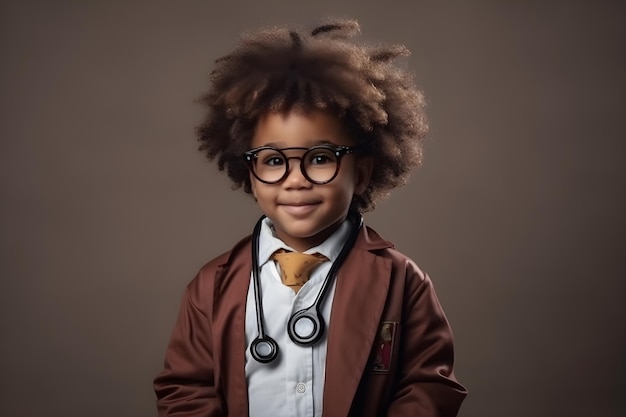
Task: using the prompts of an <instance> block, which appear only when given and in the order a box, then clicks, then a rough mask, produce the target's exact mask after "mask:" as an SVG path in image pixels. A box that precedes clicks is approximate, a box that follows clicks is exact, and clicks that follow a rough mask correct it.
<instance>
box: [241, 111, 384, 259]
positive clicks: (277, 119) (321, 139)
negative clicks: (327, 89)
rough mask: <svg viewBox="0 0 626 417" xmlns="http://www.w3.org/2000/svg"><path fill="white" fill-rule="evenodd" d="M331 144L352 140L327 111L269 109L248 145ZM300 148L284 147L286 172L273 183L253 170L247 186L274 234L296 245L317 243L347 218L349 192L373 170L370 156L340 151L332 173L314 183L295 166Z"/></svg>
mask: <svg viewBox="0 0 626 417" xmlns="http://www.w3.org/2000/svg"><path fill="white" fill-rule="evenodd" d="M321 144H332V145H346V146H354V145H356V142H355V141H354V140H353V139H352V138H350V137H348V136H347V135H346V134H345V133H344V130H343V128H342V125H341V123H340V120H339V119H338V118H336V117H334V116H332V115H330V114H328V113H324V112H321V111H313V112H309V113H299V112H294V111H292V112H289V113H287V114H282V113H268V114H266V115H265V116H264V117H261V118H260V119H259V121H258V123H257V126H256V130H255V134H254V137H253V138H252V142H251V148H257V147H260V146H266V145H272V146H274V147H276V148H279V149H283V148H292V147H302V148H310V147H312V146H315V145H321ZM303 153H304V151H302V150H288V151H285V154H286V155H287V157H289V159H288V163H289V172H288V174H287V176H286V177H285V178H284V179H283V180H282V181H280V182H278V183H276V184H266V183H263V182H261V181H259V180H258V179H257V178H256V177H255V176H254V175H252V173H251V174H250V181H251V184H252V192H253V194H254V197H255V198H256V200H257V203H258V204H259V207H260V208H261V210H262V211H263V213H265V215H266V216H267V217H269V218H270V219H271V220H272V222H273V224H274V228H275V230H276V234H277V236H278V237H279V238H280V239H281V240H283V241H284V242H285V243H286V244H288V245H289V246H291V247H292V248H294V249H296V250H298V251H304V250H307V249H309V248H311V247H313V246H316V245H318V244H320V243H322V242H323V241H324V240H325V239H326V238H327V237H328V236H330V235H331V234H332V233H333V232H334V231H335V229H336V228H337V226H338V225H339V224H340V223H341V222H342V221H343V220H344V219H345V218H346V215H347V213H348V209H349V208H350V203H351V201H352V197H353V196H354V195H355V194H356V195H358V194H361V193H362V192H363V191H365V189H366V188H367V185H368V183H369V178H370V174H371V170H372V162H371V160H370V159H369V158H363V157H359V156H358V154H354V153H352V154H347V155H345V156H344V157H343V158H342V159H341V161H340V164H339V171H338V173H337V176H336V177H335V178H334V179H333V180H332V181H331V182H329V183H327V184H322V185H318V184H313V183H311V182H310V181H308V180H307V179H306V178H305V177H304V176H303V174H302V172H301V170H300V160H299V159H297V158H293V159H292V158H291V157H292V156H297V157H300V156H302V154H303Z"/></svg>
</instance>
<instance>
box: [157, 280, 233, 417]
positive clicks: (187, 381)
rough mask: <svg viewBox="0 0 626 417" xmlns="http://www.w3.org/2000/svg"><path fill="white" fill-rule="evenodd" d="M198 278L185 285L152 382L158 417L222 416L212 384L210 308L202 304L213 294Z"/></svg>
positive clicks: (213, 373) (213, 384)
mask: <svg viewBox="0 0 626 417" xmlns="http://www.w3.org/2000/svg"><path fill="white" fill-rule="evenodd" d="M201 278H202V276H201V275H199V276H197V277H196V278H195V279H194V280H193V281H192V282H191V283H190V284H189V285H188V286H187V289H186V291H185V294H184V297H183V300H182V303H181V307H180V313H179V315H178V320H177V321H176V325H175V327H174V330H173V332H172V336H171V338H170V342H169V346H168V348H167V352H166V355H165V367H164V369H163V371H161V373H160V374H159V375H158V376H157V377H156V378H155V380H154V390H155V393H156V396H157V408H158V415H159V417H165V416H180V417H182V416H184V417H217V416H223V415H225V413H224V411H223V410H224V409H225V408H224V404H223V400H222V395H221V394H220V392H219V390H218V389H217V388H216V383H215V382H216V381H215V368H214V359H213V352H212V329H211V320H210V307H208V306H207V302H206V300H212V294H213V291H212V288H208V287H210V285H206V283H205V282H203V281H202V280H201ZM209 305H210V303H209Z"/></svg>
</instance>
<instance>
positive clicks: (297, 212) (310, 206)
mask: <svg viewBox="0 0 626 417" xmlns="http://www.w3.org/2000/svg"><path fill="white" fill-rule="evenodd" d="M320 204H321V203H320V202H318V201H307V202H288V203H279V206H280V207H281V208H282V209H283V210H284V211H286V212H287V213H289V214H291V215H293V216H296V217H298V216H304V215H307V214H309V213H311V212H312V211H313V210H315V209H316V208H317V206H319V205H320Z"/></svg>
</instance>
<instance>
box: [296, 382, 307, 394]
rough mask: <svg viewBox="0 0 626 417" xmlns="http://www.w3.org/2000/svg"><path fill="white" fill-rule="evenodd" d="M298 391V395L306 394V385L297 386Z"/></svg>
mask: <svg viewBox="0 0 626 417" xmlns="http://www.w3.org/2000/svg"><path fill="white" fill-rule="evenodd" d="M296 391H297V392H298V394H302V393H304V391H306V385H305V384H303V383H302V382H300V383H299V384H298V385H296Z"/></svg>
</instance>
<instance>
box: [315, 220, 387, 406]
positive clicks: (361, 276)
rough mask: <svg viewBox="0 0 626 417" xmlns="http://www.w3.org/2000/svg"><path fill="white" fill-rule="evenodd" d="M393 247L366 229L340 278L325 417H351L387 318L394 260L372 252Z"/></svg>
mask: <svg viewBox="0 0 626 417" xmlns="http://www.w3.org/2000/svg"><path fill="white" fill-rule="evenodd" d="M389 247H392V245H391V243H389V242H387V241H385V240H383V239H381V238H380V237H379V236H378V235H377V234H376V233H375V232H373V231H372V230H370V229H366V228H363V230H362V231H361V234H360V235H359V238H358V240H357V242H356V244H355V246H354V248H353V250H352V251H351V253H350V255H349V256H348V258H347V259H346V261H345V263H344V265H343V266H342V267H341V269H340V270H339V273H338V275H337V286H336V290H335V296H334V300H333V309H332V316H331V320H330V326H329V330H328V351H327V356H326V379H325V385H324V412H323V416H324V417H340V416H341V417H345V416H347V415H348V413H349V411H350V408H351V405H352V401H353V399H354V396H355V394H356V390H357V388H358V385H359V382H360V381H361V378H362V376H363V374H364V372H365V367H366V366H367V362H368V359H369V356H370V352H371V349H372V345H373V343H374V339H375V338H376V336H377V331H378V324H379V321H380V318H381V316H382V313H383V309H384V306H385V300H386V298H387V292H388V289H389V281H390V277H391V261H390V260H389V259H386V258H383V257H379V256H376V255H375V254H374V253H372V252H371V251H372V250H376V249H383V248H389Z"/></svg>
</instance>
